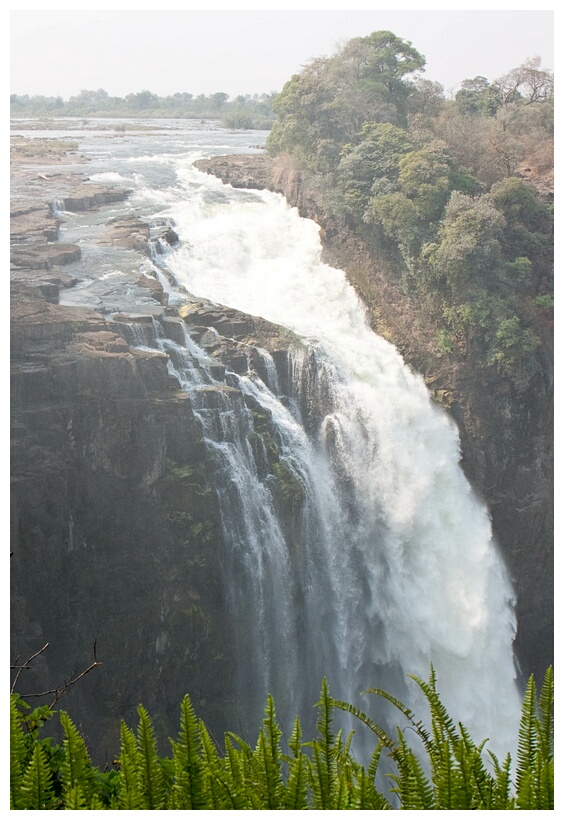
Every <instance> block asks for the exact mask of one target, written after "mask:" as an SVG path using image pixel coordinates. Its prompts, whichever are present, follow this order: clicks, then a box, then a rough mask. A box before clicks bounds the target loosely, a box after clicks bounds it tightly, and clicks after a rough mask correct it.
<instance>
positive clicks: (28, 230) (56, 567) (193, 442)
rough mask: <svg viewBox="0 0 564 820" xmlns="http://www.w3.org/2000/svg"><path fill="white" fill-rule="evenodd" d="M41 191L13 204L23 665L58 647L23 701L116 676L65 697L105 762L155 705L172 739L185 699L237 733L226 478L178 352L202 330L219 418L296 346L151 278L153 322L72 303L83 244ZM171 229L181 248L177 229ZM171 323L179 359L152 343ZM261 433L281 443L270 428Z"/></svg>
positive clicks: (15, 623) (141, 248) (16, 574)
mask: <svg viewBox="0 0 564 820" xmlns="http://www.w3.org/2000/svg"><path fill="white" fill-rule="evenodd" d="M30 182H31V183H32V184H31V185H30V186H29V187H26V185H25V180H23V178H22V175H21V174H20V175H19V176H18V177H17V178H16V180H15V182H13V191H14V190H16V191H18V192H23V193H25V192H26V191H27V192H28V194H29V199H28V200H26V204H25V205H24V206H23V207H19V205H18V204H15V205H14V206H13V221H12V270H11V465H12V476H11V553H12V555H11V657H12V659H14V658H16V657H19V661H18V662H19V663H22V662H23V661H25V660H26V659H27V658H29V657H31V656H32V655H34V654H35V653H36V652H37V651H38V650H39V649H40V648H41V647H42V646H44V645H45V644H46V643H49V647H48V649H47V650H46V651H44V652H43V653H42V654H40V655H39V657H38V658H36V660H35V661H34V662H33V663H32V664H31V668H30V669H29V670H25V671H24V672H23V674H22V675H21V677H20V679H19V681H18V691H19V692H20V693H21V694H22V695H24V696H25V695H26V694H28V693H39V692H46V691H49V690H56V689H58V688H60V687H62V686H63V685H64V683H65V682H68V681H69V680H71V679H73V678H74V677H75V676H76V675H77V674H79V673H80V672H82V671H83V670H84V669H86V668H87V667H88V666H89V665H90V664H91V663H92V661H93V659H94V657H95V658H96V659H97V660H98V661H99V662H100V663H101V666H99V667H98V668H96V669H94V670H93V671H92V672H91V673H90V674H88V675H87V676H85V677H84V678H83V679H81V681H80V684H78V685H77V686H73V687H72V688H71V689H70V690H69V693H68V694H67V695H65V698H64V699H63V701H62V706H63V708H68V709H70V710H71V711H72V713H73V715H76V716H79V717H78V718H77V719H80V720H81V721H82V726H81V728H82V730H83V731H84V733H85V736H86V737H87V739H88V741H89V744H90V746H91V748H92V750H93V753H95V754H98V755H99V754H102V755H103V754H104V750H106V753H107V754H108V755H115V753H116V751H117V749H118V748H119V737H118V732H119V719H120V718H122V717H123V718H124V719H126V720H127V722H128V723H129V725H135V724H136V721H137V715H136V712H135V709H136V707H137V704H139V703H143V704H144V706H145V707H146V708H147V709H148V710H149V712H150V713H151V715H152V716H154V718H155V722H156V726H157V729H158V732H159V736H160V737H166V736H167V735H172V734H174V733H175V732H176V730H177V718H178V716H177V709H178V705H179V703H180V701H181V699H182V697H183V696H184V694H185V693H186V692H190V693H191V696H192V697H193V699H194V702H195V705H196V706H197V708H198V712H199V714H200V715H201V716H202V717H203V718H204V719H205V720H206V722H208V725H209V726H210V728H211V729H212V731H217V732H219V733H221V732H222V731H223V730H224V729H225V727H226V726H229V725H235V723H234V721H235V718H234V716H233V715H232V714H231V711H230V710H232V709H233V702H232V698H233V686H232V672H233V669H234V668H235V662H234V658H233V657H232V652H233V649H232V648H231V647H232V646H233V641H232V639H231V636H230V634H229V630H230V624H231V623H232V622H233V613H232V612H230V611H229V605H228V603H227V601H226V598H225V594H224V588H225V585H224V578H223V572H224V558H223V557H222V546H223V538H222V522H221V511H220V508H219V498H218V495H217V493H216V492H215V489H216V486H217V484H218V482H219V479H218V476H217V470H218V466H217V462H216V461H214V459H213V458H211V457H210V454H209V451H208V450H207V449H206V447H205V446H204V442H203V433H202V426H201V421H200V418H199V416H198V414H197V413H196V412H195V410H194V407H193V405H192V402H191V399H190V398H189V396H188V395H187V393H186V392H185V391H184V390H182V389H181V387H180V384H179V381H178V379H177V378H176V377H175V376H174V375H173V374H171V368H172V361H171V355H172V352H173V351H174V343H175V342H176V343H179V344H180V345H181V344H182V343H183V342H184V341H185V340H186V334H188V335H189V336H190V338H192V339H194V340H195V341H197V342H198V343H199V345H200V346H201V347H202V349H203V350H204V351H206V353H207V354H208V356H209V363H208V368H211V369H212V370H213V376H214V379H213V383H212V384H208V385H207V386H206V387H205V388H202V391H201V395H200V405H203V406H204V408H205V409H206V411H207V412H209V413H210V414H213V413H219V409H218V408H220V407H223V406H224V404H226V403H228V404H229V403H231V404H232V405H233V408H234V410H235V411H236V410H237V408H238V407H239V406H240V405H241V406H244V404H245V399H244V397H243V395H242V393H241V391H240V390H238V389H237V387H236V386H234V385H233V380H231V381H230V380H229V379H228V377H227V376H226V370H227V367H228V368H229V370H230V371H232V372H235V373H239V372H240V373H246V372H247V371H248V369H249V368H255V369H257V371H260V368H261V366H263V353H261V352H258V350H257V348H256V345H260V348H261V350H262V351H263V350H265V349H266V350H269V351H270V352H271V353H272V355H273V357H274V359H275V361H276V362H277V365H278V367H279V369H280V373H281V376H282V375H283V373H284V368H285V366H286V355H287V353H286V348H287V339H285V337H284V334H283V333H281V329H280V328H279V327H277V326H275V325H270V324H269V323H267V322H265V321H264V320H261V319H254V318H253V317H249V316H246V315H243V314H240V313H237V312H236V311H233V310H229V309H227V308H222V307H218V306H215V305H211V304H209V303H202V302H197V301H194V300H192V299H190V298H189V297H188V296H187V297H186V301H185V303H184V304H183V305H181V306H180V307H176V308H172V307H168V305H167V295H166V293H164V292H163V288H162V287H161V285H160V283H159V282H158V281H157V280H156V279H152V278H151V277H150V276H142V277H141V278H140V279H139V281H138V282H137V283H136V285H137V287H139V288H141V289H142V292H143V293H144V302H145V304H146V312H145V313H144V314H139V313H135V314H134V315H128V314H123V313H122V314H112V316H111V317H110V316H109V315H106V314H103V313H101V312H98V311H96V310H91V309H88V308H85V307H72V306H68V305H67V306H65V305H61V304H59V299H60V296H61V293H62V292H63V291H64V289H65V288H67V287H70V286H72V285H73V284H75V283H76V281H77V279H76V276H71V275H69V274H68V273H66V272H65V270H64V269H62V268H61V267H60V266H61V265H68V264H70V263H71V262H76V260H77V259H80V247H79V246H77V245H68V246H67V245H63V244H62V243H59V242H57V241H56V238H57V236H58V227H59V226H58V222H59V219H58V218H57V217H56V215H55V214H54V213H52V210H51V211H50V209H49V208H48V207H47V205H45V206H42V205H41V199H39V201H38V199H36V197H37V198H39V197H41V196H42V197H44V198H45V199H48V197H49V194H50V193H51V188H50V185H49V180H47V179H46V180H43V188H42V189H40V190H37V189H38V188H40V183H38V182H37V179H36V176H35V174H31V178H30ZM57 185H58V189H57V195H58V196H59V197H62V198H63V195H64V198H65V205H66V207H68V203H69V202H70V201H72V204H73V207H75V208H76V207H78V206H79V205H80V207H81V208H85V209H86V208H90V209H92V208H100V207H101V206H102V207H103V206H104V204H105V203H107V202H111V201H115V199H116V198H119V197H120V196H121V197H122V198H123V196H126V195H127V192H123V191H122V192H120V191H118V190H113V191H112V190H111V189H110V190H107V191H104V190H102V189H97V190H96V191H95V193H94V195H93V194H92V191H91V189H90V188H88V189H87V192H88V193H87V196H86V198H84V197H83V198H82V199H79V196H78V190H77V189H81V188H82V187H83V181H82V180H80V179H76V178H71V177H65V178H63V177H62V176H61V177H60V178H58V179H57ZM22 201H23V200H22ZM81 203H82V204H81ZM22 210H25V211H26V213H23V214H22V213H21V211H22ZM106 228H107V229H106V230H105V231H104V232H103V234H102V235H101V237H100V243H101V244H105V245H106V246H112V245H119V246H121V247H124V246H127V247H128V248H129V249H133V250H134V251H135V252H139V253H142V254H147V253H148V245H147V242H148V238H149V234H151V235H152V236H153V237H155V230H154V229H153V228H151V227H150V226H149V225H146V224H144V223H143V222H142V221H140V220H135V219H134V220H133V222H131V220H129V221H127V220H126V224H124V222H123V220H118V221H117V222H116V221H115V219H114V220H109V221H108V223H107V225H106ZM162 230H163V231H164V232H165V233H166V241H167V242H169V243H171V242H173V241H175V239H176V237H175V236H174V234H173V232H172V231H171V229H170V228H169V227H166V226H165V227H164V228H163V229H162ZM156 233H157V239H158V233H159V231H157V232H156ZM47 235H48V237H49V241H48V242H46V241H45V240H46V238H47ZM140 261H141V260H140ZM84 273H85V274H87V273H88V270H87V268H86V270H85V271H84ZM156 323H158V327H159V332H162V333H163V334H164V337H165V339H168V340H169V341H170V342H171V346H170V350H169V352H167V351H166V350H160V349H156V346H155V345H154V340H155V327H156ZM140 341H142V342H144V343H145V345H146V346H145V348H144V349H139V344H140ZM151 344H152V345H153V347H155V349H150V346H151ZM171 351H172V352H171ZM261 430H262V434H263V435H264V436H265V437H268V436H270V437H272V436H274V435H275V434H274V432H273V431H272V430H271V429H270V421H269V418H268V417H267V416H265V417H264V418H262V419H261ZM246 432H249V431H243V433H244V434H245V433H246ZM282 495H283V494H282ZM281 503H283V498H282V499H281ZM43 701H44V699H43V700H42V701H41V702H43ZM31 702H32V703H34V702H35V701H33V699H31ZM97 762H98V763H101V764H103V762H104V760H103V759H99V760H97Z"/></svg>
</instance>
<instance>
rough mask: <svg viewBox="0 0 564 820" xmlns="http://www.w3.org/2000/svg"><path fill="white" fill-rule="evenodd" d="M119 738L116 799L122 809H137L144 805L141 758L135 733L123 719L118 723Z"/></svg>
mask: <svg viewBox="0 0 564 820" xmlns="http://www.w3.org/2000/svg"><path fill="white" fill-rule="evenodd" d="M120 740H121V750H120V757H119V765H120V772H119V773H120V778H121V787H120V789H119V792H118V800H119V804H120V806H121V807H122V808H123V809H128V810H130V811H137V810H139V809H141V808H143V806H144V800H143V790H142V785H141V783H142V778H141V760H140V755H139V749H138V748H137V740H136V739H135V735H134V734H133V732H132V730H131V729H130V728H129V727H128V726H126V724H125V723H124V722H123V720H122V722H121V725H120Z"/></svg>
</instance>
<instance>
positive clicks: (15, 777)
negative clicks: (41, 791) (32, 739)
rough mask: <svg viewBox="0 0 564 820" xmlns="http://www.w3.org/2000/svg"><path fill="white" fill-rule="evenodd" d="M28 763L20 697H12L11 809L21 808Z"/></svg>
mask: <svg viewBox="0 0 564 820" xmlns="http://www.w3.org/2000/svg"><path fill="white" fill-rule="evenodd" d="M27 762H28V753H27V747H26V743H25V737H24V731H23V728H22V719H21V714H20V711H19V709H18V696H17V695H12V696H11V697H10V809H19V808H20V792H21V787H22V777H23V773H24V771H25V768H26V764H27Z"/></svg>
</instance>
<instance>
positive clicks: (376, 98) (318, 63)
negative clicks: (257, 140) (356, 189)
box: [267, 31, 425, 174]
mask: <svg viewBox="0 0 564 820" xmlns="http://www.w3.org/2000/svg"><path fill="white" fill-rule="evenodd" d="M424 65H425V59H424V57H423V56H422V55H421V54H419V52H418V51H417V50H416V49H415V48H413V46H412V45H411V43H409V42H407V41H404V40H402V39H401V38H399V37H396V35H395V34H392V32H389V31H376V32H373V33H372V34H370V35H369V36H368V37H356V38H354V39H352V40H349V41H348V42H347V43H345V45H344V46H343V47H342V48H341V49H340V50H339V51H338V52H337V53H336V54H335V55H333V56H332V57H324V58H318V59H316V60H313V61H311V62H310V63H309V64H308V65H306V66H305V68H304V69H303V70H302V71H301V73H300V74H296V75H294V76H293V77H292V79H291V80H290V81H289V82H287V83H286V85H285V86H284V88H283V89H282V92H281V93H280V94H279V95H278V97H276V99H275V100H274V103H273V109H274V113H275V115H276V118H277V119H276V121H275V123H274V126H273V128H272V131H271V133H270V135H269V137H268V140H267V147H268V150H269V152H270V153H271V154H274V155H276V154H280V153H283V152H288V153H291V154H293V155H294V156H297V157H298V158H299V159H300V160H301V161H302V162H303V163H304V165H306V166H307V167H308V168H311V169H312V170H314V171H318V172H321V173H329V174H331V173H332V172H333V171H334V169H335V167H336V163H335V160H337V159H338V157H339V154H340V151H341V150H342V149H343V148H344V146H345V145H347V144H348V143H351V144H353V145H354V144H355V143H356V142H357V141H358V137H359V135H360V134H361V132H362V129H363V127H364V126H365V125H366V124H367V123H372V124H375V123H388V124H389V123H392V124H394V125H397V126H403V125H405V124H406V113H407V101H408V98H409V96H410V92H411V85H410V84H409V83H408V82H407V80H406V78H407V77H408V76H409V75H410V74H413V73H414V72H416V71H419V70H421V69H422V68H423V67H424Z"/></svg>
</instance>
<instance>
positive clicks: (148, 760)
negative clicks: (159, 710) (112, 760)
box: [137, 706, 166, 810]
mask: <svg viewBox="0 0 564 820" xmlns="http://www.w3.org/2000/svg"><path fill="white" fill-rule="evenodd" d="M137 712H138V714H139V726H138V729H137V745H138V749H139V766H140V768H139V772H140V775H141V785H142V790H143V795H144V803H145V807H146V808H147V809H153V810H154V809H164V807H165V804H166V792H165V786H164V778H163V771H162V768H161V765H160V762H159V757H158V755H157V743H156V740H155V733H154V731H153V724H152V722H151V718H150V717H149V714H148V712H147V710H146V709H145V708H144V707H143V706H139V707H138V708H137Z"/></svg>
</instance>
